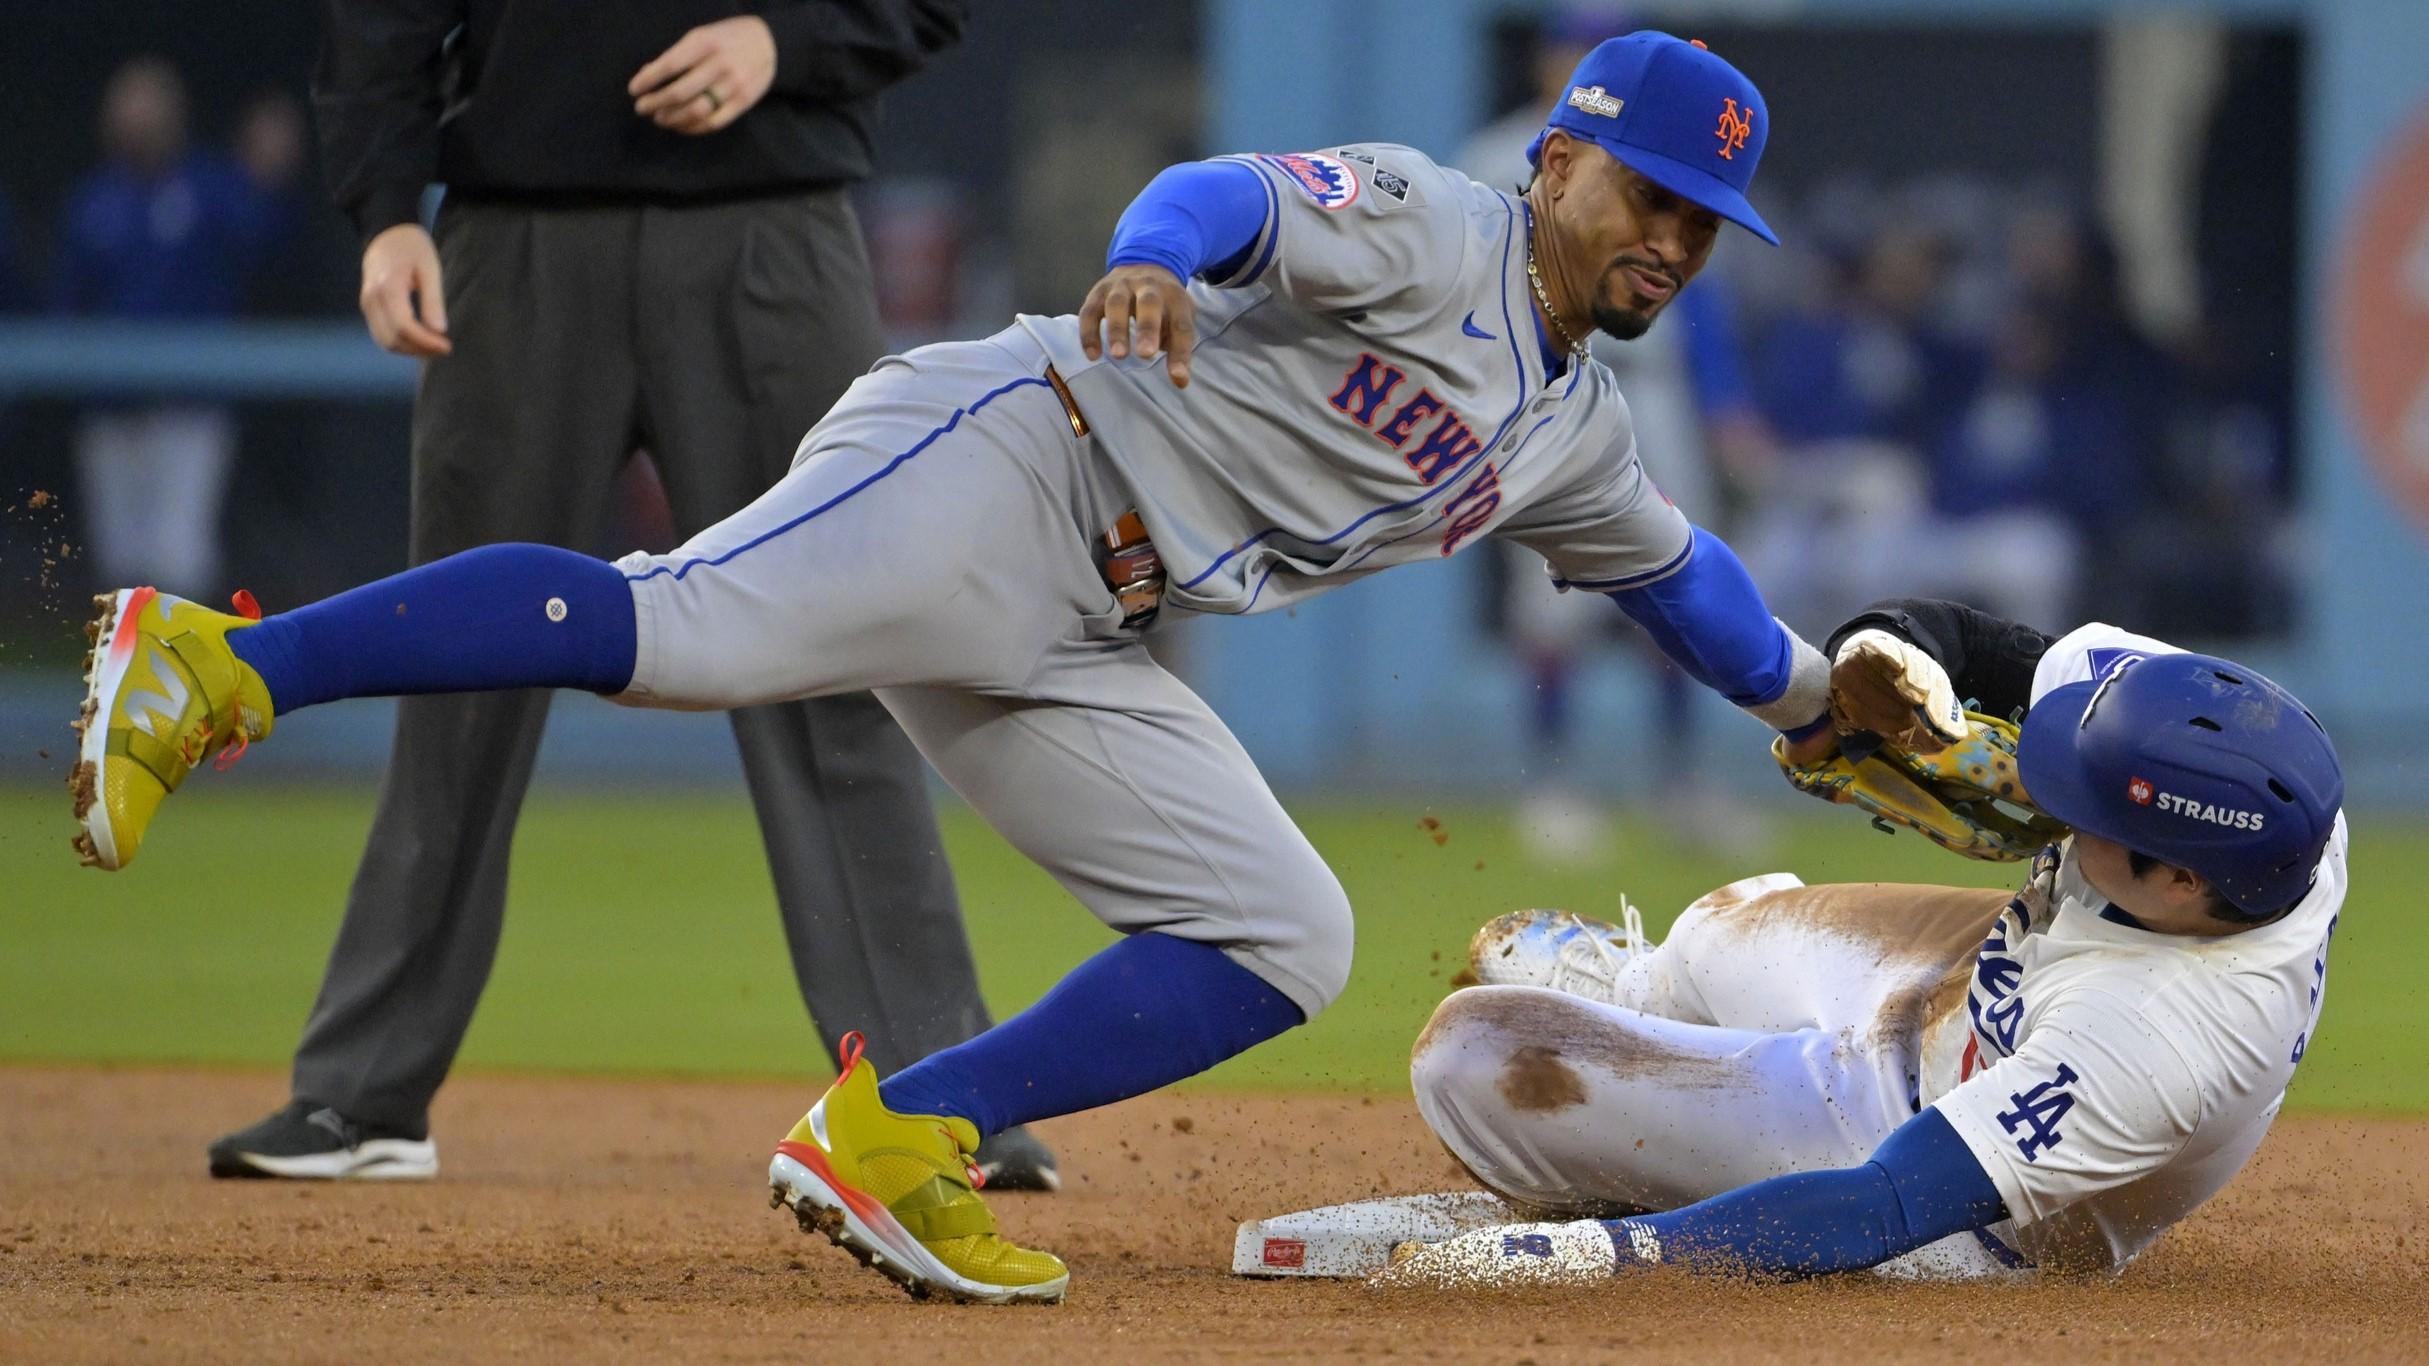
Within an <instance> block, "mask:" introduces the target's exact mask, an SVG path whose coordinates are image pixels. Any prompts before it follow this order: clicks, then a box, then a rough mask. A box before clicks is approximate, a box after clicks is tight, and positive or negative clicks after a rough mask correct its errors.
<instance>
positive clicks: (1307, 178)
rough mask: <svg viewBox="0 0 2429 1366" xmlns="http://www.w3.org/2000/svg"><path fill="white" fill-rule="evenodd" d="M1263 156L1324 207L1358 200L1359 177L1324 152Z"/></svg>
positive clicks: (1341, 206)
mask: <svg viewBox="0 0 2429 1366" xmlns="http://www.w3.org/2000/svg"><path fill="white" fill-rule="evenodd" d="M1260 159H1261V160H1262V161H1264V163H1265V164H1266V165H1268V166H1271V167H1273V168H1274V169H1275V170H1277V171H1280V172H1281V173H1282V174H1284V175H1286V176H1288V177H1290V182H1291V183H1292V184H1293V185H1296V186H1298V187H1299V189H1300V190H1301V192H1303V193H1304V194H1306V196H1307V197H1308V198H1310V199H1312V200H1314V201H1316V203H1317V205H1318V206H1320V207H1322V208H1325V209H1346V208H1348V207H1349V206H1350V205H1352V204H1355V203H1357V202H1358V177H1356V176H1354V175H1352V174H1350V169H1349V167H1348V166H1346V165H1343V164H1342V163H1341V162H1339V161H1336V160H1334V159H1333V158H1331V157H1328V156H1325V155H1324V154H1323V153H1321V152H1284V153H1281V154H1280V155H1268V156H1265V157H1262V158H1260Z"/></svg>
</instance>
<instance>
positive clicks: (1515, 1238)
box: [1501, 1233, 1552, 1257]
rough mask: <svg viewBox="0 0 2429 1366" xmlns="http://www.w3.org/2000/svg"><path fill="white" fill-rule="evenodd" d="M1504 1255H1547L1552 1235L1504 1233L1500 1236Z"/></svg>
mask: <svg viewBox="0 0 2429 1366" xmlns="http://www.w3.org/2000/svg"><path fill="white" fill-rule="evenodd" d="M1501 1255H1502V1256H1504V1257H1549V1256H1551V1255H1552V1236H1551V1235H1550V1234H1548V1233H1505V1234H1503V1235H1502V1237H1501Z"/></svg>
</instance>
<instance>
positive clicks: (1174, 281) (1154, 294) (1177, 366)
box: [1080, 265, 1198, 389]
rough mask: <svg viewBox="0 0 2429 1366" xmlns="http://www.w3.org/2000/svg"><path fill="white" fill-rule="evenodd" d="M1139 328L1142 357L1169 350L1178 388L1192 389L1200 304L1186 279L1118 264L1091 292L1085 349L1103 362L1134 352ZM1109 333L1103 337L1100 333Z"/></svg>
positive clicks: (1083, 327)
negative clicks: (1134, 330)
mask: <svg viewBox="0 0 2429 1366" xmlns="http://www.w3.org/2000/svg"><path fill="white" fill-rule="evenodd" d="M1133 327H1136V328H1137V330H1138V351H1139V359H1141V360H1153V359H1155V355H1156V352H1157V351H1158V350H1161V351H1162V352H1163V353H1164V368H1165V369H1166V370H1167V371H1169V372H1171V375H1172V383H1173V387H1175V388H1178V389H1186V388H1188V387H1189V353H1190V352H1191V351H1193V350H1195V349H1196V348H1197V344H1198V306H1197V303H1196V301H1195V300H1193V299H1191V298H1190V297H1189V289H1188V287H1187V286H1185V285H1183V284H1182V283H1181V277H1179V276H1177V275H1175V274H1173V273H1172V272H1171V271H1169V270H1166V269H1164V268H1163V267H1162V266H1146V265H1130V266H1115V267H1114V268H1113V269H1112V270H1110V271H1108V272H1106V274H1105V278H1104V279H1102V280H1099V281H1097V282H1096V288H1094V289H1091V290H1089V291H1088V299H1087V301H1086V302H1085V303H1082V304H1081V305H1080V349H1081V350H1083V351H1085V352H1087V353H1088V359H1090V360H1097V359H1099V358H1101V357H1102V356H1103V355H1104V353H1105V352H1106V351H1107V350H1110V351H1112V352H1113V355H1114V358H1115V359H1116V360H1119V359H1120V358H1122V357H1124V356H1127V355H1129V354H1130V346H1131V341H1130V335H1131V329H1132V328H1133ZM1100 332H1101V333H1102V334H1103V335H1102V336H1100V335H1099V333H1100Z"/></svg>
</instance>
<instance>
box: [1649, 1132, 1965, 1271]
mask: <svg viewBox="0 0 2429 1366" xmlns="http://www.w3.org/2000/svg"><path fill="white" fill-rule="evenodd" d="M2005 1217H2007V1210H2006V1207H2005V1205H2004V1204H2003V1203H2002V1202H2001V1200H2000V1198H1999V1190H1998V1187H1996V1186H1995V1185H1993V1184H1992V1183H1991V1179H1990V1174H1989V1173H1988V1172H1986V1171H1984V1170H1982V1164H1981V1162H1980V1161H1979V1160H1977V1159H1976V1158H1975V1157H1974V1155H1973V1152H1972V1150H1971V1149H1969V1148H1967V1147H1966V1146H1965V1140H1964V1139H1962V1138H1959V1137H1958V1136H1957V1131H1956V1129H1955V1128H1954V1127H1952V1126H1951V1125H1950V1124H1949V1122H1948V1120H1947V1119H1946V1118H1944V1117H1943V1116H1942V1115H1941V1114H1940V1112H1939V1111H1937V1110H1925V1111H1924V1112H1923V1113H1921V1114H1919V1115H1917V1116H1915V1117H1914V1118H1913V1119H1910V1120H1908V1121H1906V1123H1904V1124H1902V1125H1900V1126H1899V1127H1898V1131H1897V1132H1896V1133H1893V1134H1891V1135H1890V1136H1889V1137H1888V1138H1887V1139H1884V1140H1883V1141H1882V1143H1881V1146H1880V1147H1879V1148H1877V1149H1875V1150H1874V1151H1873V1154H1872V1158H1871V1160H1870V1161H1867V1162H1865V1163H1864V1164H1863V1165H1862V1166H1859V1167H1849V1168H1846V1169H1844V1170H1840V1171H1826V1172H1798V1173H1795V1174H1794V1175H1790V1176H1776V1177H1773V1178H1772V1179H1770V1180H1768V1181H1758V1182H1756V1183H1754V1184H1753V1185H1750V1186H1740V1187H1738V1188H1737V1189H1736V1190H1733V1191H1730V1192H1728V1193H1726V1194H1723V1195H1716V1196H1714V1197H1712V1198H1711V1199H1709V1200H1703V1201H1698V1202H1697V1203H1695V1204H1692V1205H1689V1206H1687V1207H1686V1208H1684V1209H1676V1210H1671V1211H1669V1212H1668V1213H1666V1214H1651V1215H1643V1216H1639V1217H1635V1218H1628V1219H1612V1220H1606V1221H1605V1225H1606V1226H1607V1227H1608V1228H1609V1229H1610V1230H1611V1241H1612V1243H1613V1244H1614V1245H1615V1246H1616V1247H1617V1249H1618V1252H1619V1264H1620V1266H1622V1267H1627V1266H1631V1265H1647V1264H1651V1263H1655V1262H1662V1263H1673V1262H1674V1263H1680V1264H1683V1265H1685V1266H1687V1267H1689V1268H1690V1269H1697V1270H1706V1271H1715V1272H1725V1273H1738V1274H1749V1275H1764V1276H1823V1275H1828V1274H1830V1273H1832V1272H1838V1271H1857V1270H1861V1269H1863V1268H1865V1267H1868V1266H1878V1265H1879V1264H1881V1263H1882V1262H1885V1261H1888V1260H1889V1259H1890V1258H1892V1257H1898V1256H1903V1255H1904V1254H1906V1253H1909V1252H1912V1251H1914V1250H1915V1249H1916V1248H1919V1247H1922V1246H1924V1245H1926V1244H1928V1243H1934V1242H1937V1241H1939V1240H1940V1239H1942V1238H1945V1237H1947V1236H1949V1235H1950V1234H1952V1233H1965V1232H1968V1231H1970V1230H1973V1229H1979V1228H1987V1227H1989V1226H1990V1225H1992V1224H1995V1223H1997V1222H1999V1221H2000V1220H2001V1219H2003V1218H2005Z"/></svg>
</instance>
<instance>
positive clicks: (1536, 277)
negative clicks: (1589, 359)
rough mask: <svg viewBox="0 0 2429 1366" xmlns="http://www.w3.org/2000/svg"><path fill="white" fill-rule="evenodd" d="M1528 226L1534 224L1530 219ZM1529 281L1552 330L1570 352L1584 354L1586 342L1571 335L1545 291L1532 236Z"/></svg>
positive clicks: (1529, 253) (1529, 243)
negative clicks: (1558, 335) (1537, 266)
mask: <svg viewBox="0 0 2429 1366" xmlns="http://www.w3.org/2000/svg"><path fill="white" fill-rule="evenodd" d="M1528 226H1529V227H1532V226H1534V225H1533V223H1532V222H1531V221H1530V222H1529V224H1528ZM1527 283H1528V284H1530V285H1533V286H1534V287H1535V302H1537V303H1539V304H1542V305H1543V316H1544V317H1545V318H1546V319H1547V320H1549V321H1550V322H1551V324H1552V330H1553V331H1555V332H1557V333H1559V334H1560V339H1561V341H1563V342H1564V343H1566V344H1567V345H1568V348H1569V354H1570V355H1573V356H1582V355H1584V354H1585V353H1586V348H1585V344H1584V343H1582V342H1580V341H1578V340H1577V338H1575V337H1572V336H1570V335H1569V328H1568V325H1567V324H1565V323H1563V322H1562V321H1561V320H1560V313H1559V310H1557V309H1555V308H1553V307H1552V297H1551V296H1550V295H1548V294H1546V293H1544V290H1543V276H1542V275H1541V274H1540V273H1539V272H1537V271H1536V269H1535V243H1534V241H1533V239H1532V238H1530V239H1529V240H1528V242H1527Z"/></svg>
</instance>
